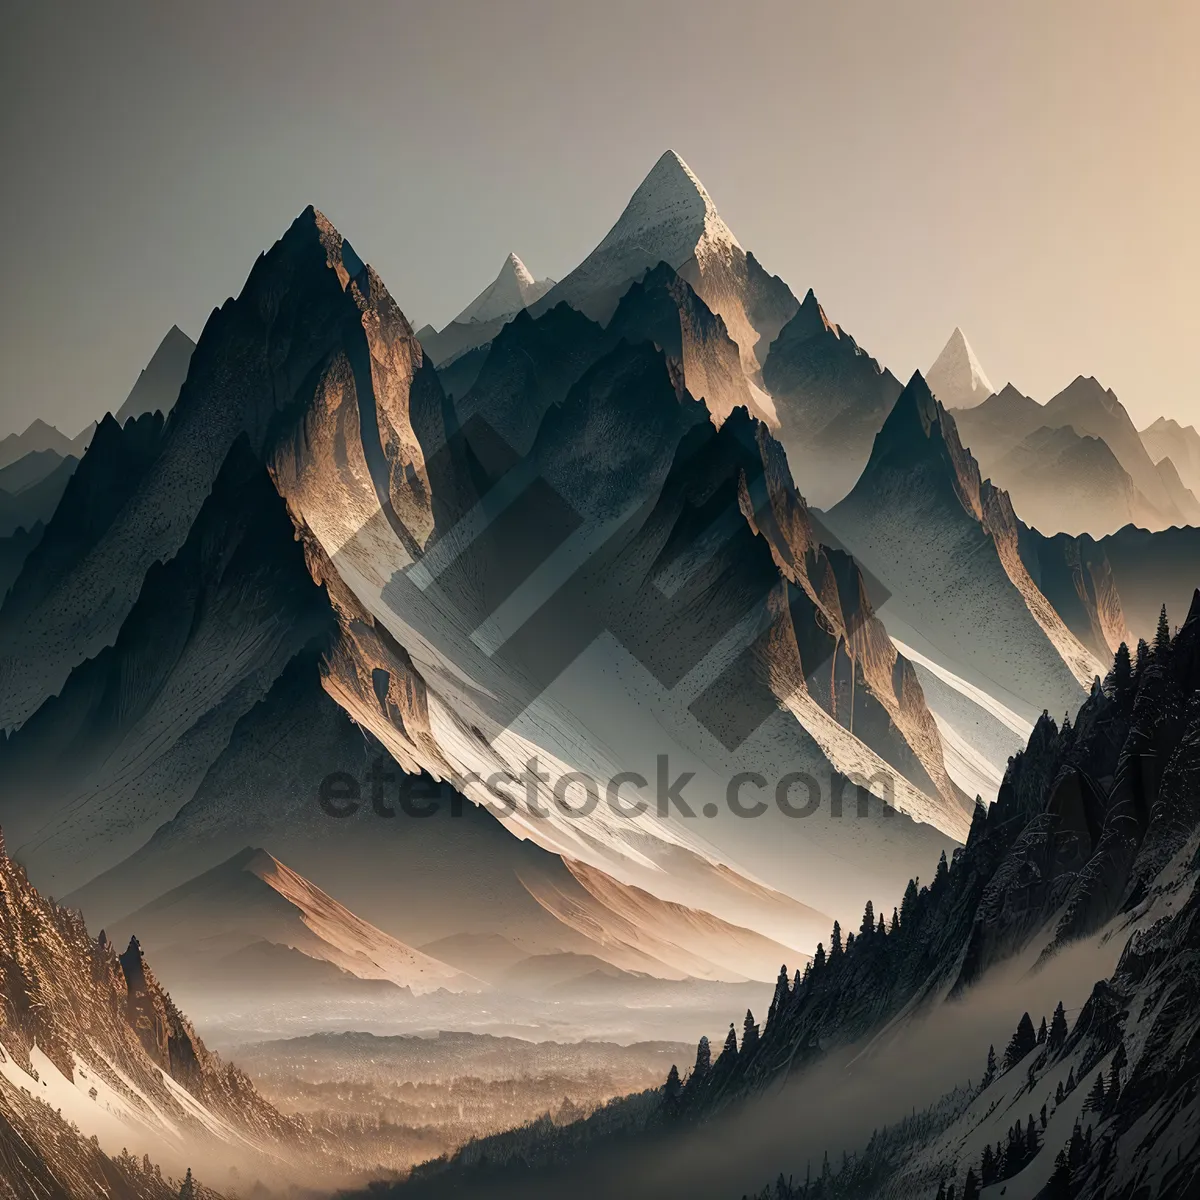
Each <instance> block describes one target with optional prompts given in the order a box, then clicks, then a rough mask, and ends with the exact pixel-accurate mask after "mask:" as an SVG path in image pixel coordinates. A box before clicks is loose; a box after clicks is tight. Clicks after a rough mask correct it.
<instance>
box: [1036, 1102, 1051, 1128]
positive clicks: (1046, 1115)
mask: <svg viewBox="0 0 1200 1200" xmlns="http://www.w3.org/2000/svg"><path fill="white" fill-rule="evenodd" d="M1038 1115H1039V1119H1040V1120H1041V1122H1042V1128H1043V1129H1045V1128H1046V1125H1047V1124H1048V1123H1049V1121H1050V1114H1049V1113H1048V1112H1047V1111H1046V1106H1045V1105H1044V1104H1043V1105H1042V1111H1041V1113H1039V1114H1038Z"/></svg>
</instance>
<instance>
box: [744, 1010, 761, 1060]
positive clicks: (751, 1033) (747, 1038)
mask: <svg viewBox="0 0 1200 1200" xmlns="http://www.w3.org/2000/svg"><path fill="white" fill-rule="evenodd" d="M757 1047H758V1026H757V1025H756V1024H755V1023H754V1014H753V1013H752V1012H751V1011H750V1010H749V1009H746V1021H745V1024H744V1025H743V1026H742V1054H743V1056H745V1055H749V1054H753V1053H754V1051H755V1049H756V1048H757Z"/></svg>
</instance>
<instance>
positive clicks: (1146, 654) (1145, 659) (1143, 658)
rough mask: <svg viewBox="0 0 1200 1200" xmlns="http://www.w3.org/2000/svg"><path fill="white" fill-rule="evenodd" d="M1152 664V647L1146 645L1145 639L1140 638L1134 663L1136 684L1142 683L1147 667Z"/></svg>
mask: <svg viewBox="0 0 1200 1200" xmlns="http://www.w3.org/2000/svg"><path fill="white" fill-rule="evenodd" d="M1149 662H1150V647H1149V646H1147V645H1146V639H1145V638H1138V644H1137V658H1136V659H1135V660H1134V663H1133V679H1134V682H1135V683H1140V682H1141V679H1142V676H1143V674H1145V671H1146V666H1147V664H1148V663H1149Z"/></svg>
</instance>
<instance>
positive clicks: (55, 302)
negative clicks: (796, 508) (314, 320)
mask: <svg viewBox="0 0 1200 1200" xmlns="http://www.w3.org/2000/svg"><path fill="white" fill-rule="evenodd" d="M5 13H6V15H5V17H4V18H3V23H2V24H0V151H2V154H3V170H2V171H0V221H2V227H3V229H4V231H5V242H6V245H5V251H4V255H3V266H2V267H0V271H2V272H3V278H2V284H3V296H4V312H3V318H4V319H3V321H2V322H0V351H2V355H3V376H2V382H0V436H2V435H3V434H5V433H7V432H9V431H11V430H12V429H14V428H23V427H24V426H25V425H26V424H27V423H28V422H29V421H30V420H31V419H32V418H33V417H34V416H36V415H42V416H44V417H45V418H46V419H48V420H51V421H53V422H55V423H57V424H59V425H60V426H62V427H63V428H64V429H65V430H66V431H67V432H69V433H74V432H76V430H77V429H78V428H79V427H81V426H82V425H83V424H84V423H85V422H86V421H87V420H89V419H91V418H92V417H93V416H96V415H98V414H100V413H102V412H103V411H104V410H106V409H109V408H113V409H115V408H116V407H117V406H118V405H119V404H120V402H121V400H122V399H123V398H124V396H125V394H126V393H127V392H128V390H129V388H130V387H131V386H132V384H133V381H134V379H135V378H136V376H137V373H138V370H139V369H140V368H141V367H142V366H143V365H144V363H145V361H146V359H147V358H148V357H149V355H150V354H151V352H152V351H153V349H154V347H155V345H156V344H157V342H158V340H159V338H160V337H161V335H162V334H163V333H164V332H165V331H166V329H167V328H168V327H169V326H170V325H171V323H172V322H175V323H178V324H179V325H180V326H181V327H182V328H183V329H184V330H186V331H187V332H188V333H189V334H191V335H192V337H194V338H195V337H199V334H200V331H201V329H202V328H203V326H204V322H205V320H206V319H207V316H208V314H209V312H210V311H211V310H212V308H214V307H215V306H217V305H219V304H220V303H221V302H222V301H223V300H224V299H225V298H226V297H227V296H228V295H230V294H231V293H235V292H236V291H237V290H238V289H239V288H240V286H241V284H242V282H243V280H244V279H245V277H246V275H247V273H248V271H249V269H250V267H251V265H252V263H253V261H254V258H255V256H256V255H257V254H258V253H259V252H260V251H261V250H263V249H264V248H266V247H267V246H268V245H270V243H271V242H272V241H274V240H275V238H276V237H277V236H278V235H279V234H280V233H281V232H282V231H283V230H284V228H285V227H286V226H287V224H288V223H289V222H290V221H291V219H292V218H293V217H294V216H295V215H296V214H297V213H298V212H299V211H300V210H301V209H302V208H304V206H305V205H306V204H309V203H313V204H315V205H316V206H317V207H318V208H320V209H322V210H323V211H324V212H325V213H326V214H327V215H328V216H329V217H330V218H331V219H332V220H333V221H334V223H335V224H336V225H337V226H338V227H339V228H340V229H341V231H342V232H343V233H344V234H345V235H346V236H347V237H349V238H350V239H351V240H352V241H353V242H354V245H355V248H356V250H358V252H359V253H360V254H361V255H362V256H363V257H364V258H366V259H368V260H370V261H371V262H372V263H373V264H374V265H375V266H376V267H377V268H378V270H379V271H380V273H381V274H382V276H383V278H384V280H385V281H386V282H387V284H388V286H389V288H390V290H391V291H392V293H393V295H395V297H396V298H397V300H398V302H399V303H400V305H401V307H402V308H403V309H404V311H405V312H406V313H407V314H408V316H409V317H410V318H411V319H412V321H413V323H414V325H420V324H422V323H424V322H425V321H432V322H433V323H434V324H439V325H440V324H441V323H443V322H444V321H446V320H447V319H449V318H450V317H451V316H453V315H454V313H455V312H457V311H458V309H460V308H461V307H462V306H463V305H464V304H465V303H466V302H467V301H468V300H470V299H471V297H472V296H473V295H474V294H475V293H476V292H477V291H479V290H480V288H481V287H482V286H483V285H484V284H485V283H487V282H488V281H489V280H490V278H491V277H492V275H494V273H495V272H496V270H497V269H498V268H499V265H500V262H501V260H502V259H503V257H504V255H505V254H506V253H507V252H508V251H509V250H510V249H511V250H515V251H517V253H518V254H520V255H521V256H522V257H523V258H524V259H525V261H526V263H527V264H528V265H529V267H530V269H531V270H533V272H534V273H535V274H536V275H539V276H541V275H546V274H549V275H553V276H555V277H558V278H561V277H562V275H564V274H565V273H566V272H567V271H568V270H569V269H570V268H571V267H572V266H574V265H575V264H576V263H577V262H578V261H579V260H580V259H581V258H582V257H583V256H584V254H585V253H586V252H587V251H588V250H589V249H591V247H592V246H593V245H594V244H595V243H596V242H597V241H598V240H599V239H600V238H601V237H602V236H603V234H604V233H605V232H606V231H607V229H608V227H609V225H610V224H611V223H612V222H613V220H615V218H616V216H617V214H618V213H619V212H620V210H621V208H622V206H623V204H624V203H625V201H626V200H627V199H628V197H629V194H630V193H631V192H632V191H633V189H634V188H635V187H636V186H637V184H638V182H639V181H640V179H641V177H642V176H643V175H644V174H645V173H646V171H648V170H649V168H650V167H651V165H652V164H653V163H654V160H655V159H656V158H657V156H658V155H659V153H660V152H661V151H662V150H663V149H665V148H666V147H668V146H670V147H673V148H675V149H676V150H678V151H679V153H680V154H681V155H682V156H683V157H684V159H686V160H687V162H688V163H689V164H690V165H691V167H692V168H693V170H695V171H696V173H697V174H698V175H699V176H700V178H701V179H702V180H703V181H704V182H705V185H706V186H707V188H708V190H709V192H710V193H711V194H712V196H713V198H714V200H715V201H716V203H717V205H718V207H719V208H720V210H721V213H722V215H723V216H724V217H725V219H726V221H727V222H728V223H729V225H730V226H731V227H732V228H733V230H734V232H735V233H736V234H737V236H738V239H739V240H740V241H741V242H742V244H743V245H744V246H746V247H747V248H748V249H751V250H753V251H754V252H755V254H756V255H757V256H758V257H759V259H760V260H761V261H762V262H763V263H764V264H765V265H766V266H767V267H768V268H769V269H770V270H772V271H774V272H777V273H778V274H780V275H782V276H783V277H784V279H786V280H787V281H788V283H789V284H790V285H791V287H792V289H793V291H795V292H796V294H797V295H798V296H799V295H803V292H804V291H805V289H807V288H808V287H810V286H812V287H813V288H815V290H816V293H817V295H818V297H819V298H820V299H821V301H822V302H823V303H824V305H825V308H826V311H827V312H828V313H829V315H830V317H831V318H832V319H834V320H836V321H838V322H840V323H841V324H842V325H843V326H844V327H845V328H847V329H848V330H849V331H850V332H851V333H853V334H854V335H855V337H856V338H857V339H858V341H859V342H860V344H862V345H864V346H865V347H867V348H868V349H869V350H870V351H871V353H873V354H875V355H876V356H877V357H878V358H879V359H880V360H881V361H882V362H884V363H885V364H886V365H888V366H890V367H891V368H892V369H893V370H894V371H895V372H896V373H897V374H898V375H901V376H907V374H908V373H909V372H911V370H912V369H913V368H914V367H921V368H922V369H924V368H926V367H928V366H929V364H930V362H931V361H932V360H933V358H934V357H935V356H936V354H937V353H938V351H939V350H940V349H941V346H942V344H943V342H944V341H945V340H946V337H947V336H948V334H949V332H950V330H951V329H952V328H953V326H954V325H955V324H960V325H961V326H962V327H963V329H964V330H965V331H966V333H967V336H968V338H969V339H970V340H971V342H972V343H973V345H974V347H975V349H976V352H977V353H978V355H979V357H980V360H981V361H982V363H983V366H984V368H985V370H986V371H987V372H988V374H989V376H990V377H991V379H992V382H993V383H994V384H995V385H996V386H997V387H998V386H1000V384H1002V383H1003V382H1004V381H1005V380H1008V379H1011V380H1012V381H1013V382H1014V383H1015V384H1016V385H1017V386H1018V387H1019V388H1021V389H1022V390H1023V391H1027V392H1030V393H1032V394H1033V395H1035V396H1036V397H1038V398H1039V399H1042V400H1045V399H1048V398H1049V397H1050V396H1051V395H1052V394H1053V393H1054V392H1055V391H1057V390H1059V389H1060V388H1062V387H1063V386H1065V385H1066V384H1067V383H1068V382H1069V381H1070V380H1071V379H1072V378H1073V377H1074V376H1075V375H1076V374H1079V373H1083V374H1094V375H1096V376H1097V377H1098V378H1099V379H1101V380H1102V381H1103V382H1104V383H1105V384H1106V385H1108V386H1111V387H1112V388H1114V389H1115V390H1116V392H1117V394H1118V395H1119V396H1120V397H1121V399H1122V401H1124V403H1125V404H1126V406H1127V407H1128V408H1129V409H1130V411H1131V413H1132V415H1133V417H1134V419H1135V421H1137V422H1138V424H1139V425H1144V424H1146V423H1148V422H1149V421H1150V420H1151V419H1153V418H1154V417H1156V416H1158V415H1159V414H1160V413H1165V414H1167V415H1171V416H1175V417H1177V418H1179V419H1181V420H1184V421H1186V422H1193V421H1197V420H1200V383H1198V382H1197V374H1196V371H1197V367H1196V357H1197V356H1196V349H1197V347H1198V346H1200V328H1198V327H1200V300H1198V299H1197V295H1198V292H1197V289H1198V286H1200V283H1198V281H1200V205H1198V203H1197V200H1198V196H1197V188H1198V185H1200V132H1198V131H1200V82H1197V79H1198V76H1197V64H1196V47H1197V45H1200V5H1198V4H1196V3H1194V2H1193V0H1177V2H1170V0H1162V2H1156V3H1154V4H1152V5H1148V4H1139V3H1134V2H1133V0H1128V2H1125V3H1107V2H1104V0H1055V2H1054V3H1052V4H1046V3H1045V2H1044V0H1036V2H1032V0H1031V2H1029V3H1023V2H1014V0H1006V2H1005V3H1003V4H982V3H980V4H976V3H963V2H962V0H946V2H944V3H943V2H939V3H932V2H928V3H923V2H917V0H905V2H903V3H894V2H892V0H875V2H873V3H854V2H849V3H848V2H846V0H838V2H836V3H831V2H829V0H821V3H817V4H810V3H800V2H797V0H776V2H772V3H758V2H755V0H737V2H736V3H735V2H733V0H680V2H678V3H676V2H674V0H640V2H636V3H625V2H624V0H604V3H590V2H589V3H581V2H577V0H545V2H541V0H430V2H428V3H425V2H417V0H413V2H408V3H404V2H399V0H397V2H394V3H390V4H383V3H367V2H366V0H361V2H357V3H336V4H335V3H333V2H332V0H331V2H329V3H322V4H316V3H311V2H308V0H286V2H284V0H256V2H255V3H253V4H245V3H241V2H239V3H222V2H214V0H205V2H204V3H191V4H182V3H180V4H161V3H153V4H150V3H145V4H143V3H133V2H121V3H117V4H84V3H76V4H71V5H61V4H57V3H51V2H48V0H33V2H31V0H16V3H14V0H9V2H8V4H7V5H6V6H5Z"/></svg>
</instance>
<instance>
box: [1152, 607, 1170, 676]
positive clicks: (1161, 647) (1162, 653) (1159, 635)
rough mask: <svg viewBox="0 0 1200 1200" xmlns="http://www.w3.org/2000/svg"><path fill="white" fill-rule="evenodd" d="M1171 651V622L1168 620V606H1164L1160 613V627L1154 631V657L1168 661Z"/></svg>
mask: <svg viewBox="0 0 1200 1200" xmlns="http://www.w3.org/2000/svg"><path fill="white" fill-rule="evenodd" d="M1170 653H1171V623H1170V622H1169V621H1168V620H1167V606H1166V605H1165V604H1164V605H1163V606H1162V611H1161V612H1160V613H1159V614H1158V628H1157V629H1156V630H1155V631H1154V657H1155V659H1156V660H1157V661H1158V662H1166V660H1167V656H1168V655H1169V654H1170Z"/></svg>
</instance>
